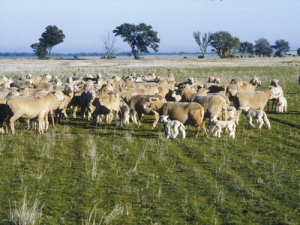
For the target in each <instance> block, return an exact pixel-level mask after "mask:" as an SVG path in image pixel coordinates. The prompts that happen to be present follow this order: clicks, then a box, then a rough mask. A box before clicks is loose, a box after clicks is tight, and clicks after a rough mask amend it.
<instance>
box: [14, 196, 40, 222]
mask: <svg viewBox="0 0 300 225" xmlns="http://www.w3.org/2000/svg"><path fill="white" fill-rule="evenodd" d="M43 207H44V205H43V204H41V203H40V200H39V199H38V198H35V199H34V201H33V203H32V205H31V206H30V205H29V202H28V199H27V192H25V194H24V197H23V199H22V202H21V203H15V205H14V208H13V209H11V211H10V218H9V223H10V224H12V225H27V224H28V225H34V224H39V223H40V220H41V217H42V209H43Z"/></svg>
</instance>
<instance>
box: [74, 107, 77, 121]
mask: <svg viewBox="0 0 300 225" xmlns="http://www.w3.org/2000/svg"><path fill="white" fill-rule="evenodd" d="M76 112H77V106H74V107H73V118H74V119H75V118H76Z"/></svg>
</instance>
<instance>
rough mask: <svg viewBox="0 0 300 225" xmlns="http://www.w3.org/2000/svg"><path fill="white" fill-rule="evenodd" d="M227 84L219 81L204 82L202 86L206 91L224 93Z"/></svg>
mask: <svg viewBox="0 0 300 225" xmlns="http://www.w3.org/2000/svg"><path fill="white" fill-rule="evenodd" d="M227 86H228V85H227V84H220V83H206V84H204V86H203V87H204V88H206V89H208V93H221V94H226V88H227Z"/></svg>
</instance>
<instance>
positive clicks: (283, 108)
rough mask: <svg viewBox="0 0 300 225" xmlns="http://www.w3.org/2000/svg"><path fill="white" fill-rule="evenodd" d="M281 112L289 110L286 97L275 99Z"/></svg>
mask: <svg viewBox="0 0 300 225" xmlns="http://www.w3.org/2000/svg"><path fill="white" fill-rule="evenodd" d="M275 105H276V108H277V110H278V112H279V113H283V112H287V100H286V98H285V97H279V98H277V99H276V101H275Z"/></svg>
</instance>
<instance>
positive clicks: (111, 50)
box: [101, 32, 118, 59]
mask: <svg viewBox="0 0 300 225" xmlns="http://www.w3.org/2000/svg"><path fill="white" fill-rule="evenodd" d="M101 39H102V43H103V48H104V52H105V54H106V56H107V58H108V59H111V58H112V56H113V55H114V54H115V53H116V51H117V50H118V49H117V48H116V44H117V37H116V36H114V35H111V34H110V33H109V32H107V34H106V35H101Z"/></svg>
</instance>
